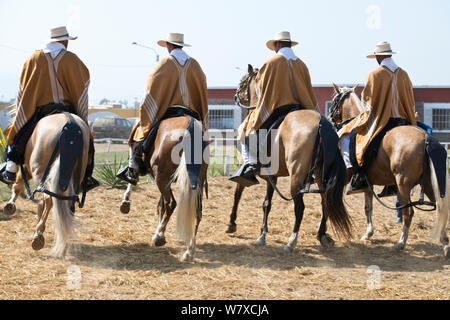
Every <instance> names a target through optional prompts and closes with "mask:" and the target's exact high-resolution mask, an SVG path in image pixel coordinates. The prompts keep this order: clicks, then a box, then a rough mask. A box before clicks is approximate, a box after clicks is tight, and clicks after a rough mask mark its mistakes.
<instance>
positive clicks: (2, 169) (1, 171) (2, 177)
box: [0, 162, 16, 185]
mask: <svg viewBox="0 0 450 320" xmlns="http://www.w3.org/2000/svg"><path fill="white" fill-rule="evenodd" d="M0 181H1V182H3V183H5V184H7V185H12V184H14V183H15V182H16V173H15V172H9V171H7V170H6V162H4V163H2V164H1V165H0Z"/></svg>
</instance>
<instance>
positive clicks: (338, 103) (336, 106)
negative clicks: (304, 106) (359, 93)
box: [328, 90, 356, 131]
mask: <svg viewBox="0 0 450 320" xmlns="http://www.w3.org/2000/svg"><path fill="white" fill-rule="evenodd" d="M353 92H354V91H353V90H346V91H344V92H339V93H336V95H335V96H334V98H333V102H332V104H331V109H330V115H329V117H328V118H329V120H330V122H331V123H332V125H333V127H334V129H335V130H336V131H339V130H341V128H342V127H343V126H345V125H346V124H347V123H349V122H350V121H352V120H353V119H355V118H356V117H352V118H349V119H347V120H344V121H341V122H335V121H334V119H341V120H342V105H343V103H344V101H345V99H347V98H348V97H349V96H350V94H351V93H353Z"/></svg>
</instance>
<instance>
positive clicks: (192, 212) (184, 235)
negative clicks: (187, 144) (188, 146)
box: [174, 152, 201, 245]
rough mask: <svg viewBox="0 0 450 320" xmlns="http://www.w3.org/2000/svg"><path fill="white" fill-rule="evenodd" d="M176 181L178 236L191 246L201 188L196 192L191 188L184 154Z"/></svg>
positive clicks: (175, 175)
mask: <svg viewBox="0 0 450 320" xmlns="http://www.w3.org/2000/svg"><path fill="white" fill-rule="evenodd" d="M174 180H176V181H177V185H178V190H179V191H178V192H179V194H178V199H177V208H176V216H177V227H176V234H177V237H178V239H179V240H180V241H184V242H186V243H187V244H188V245H189V243H190V242H191V240H193V239H194V238H195V233H196V230H195V229H196V225H197V212H198V207H199V205H200V197H201V188H200V187H197V189H196V190H193V189H192V188H191V185H190V183H189V176H188V172H187V167H186V157H185V153H184V152H183V153H182V155H181V160H180V164H179V165H178V168H177V170H176V171H175V174H174Z"/></svg>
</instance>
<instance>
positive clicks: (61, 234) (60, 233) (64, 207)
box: [48, 157, 78, 258]
mask: <svg viewBox="0 0 450 320" xmlns="http://www.w3.org/2000/svg"><path fill="white" fill-rule="evenodd" d="M59 171H60V158H59V157H58V158H57V159H55V162H54V164H53V166H52V169H51V170H50V173H49V177H48V181H49V186H48V187H49V188H48V190H49V191H51V192H54V193H57V194H61V195H66V196H68V195H73V194H75V192H74V186H73V181H71V183H69V187H68V188H67V190H66V191H65V192H61V191H60V190H59ZM52 203H53V207H52V213H53V219H54V221H55V233H56V239H55V244H54V246H53V248H52V251H51V253H52V255H53V256H54V257H56V258H62V257H64V256H65V254H66V252H67V249H68V247H69V245H70V244H71V243H72V242H73V241H74V240H76V234H75V229H76V227H77V226H78V223H77V221H76V220H75V215H74V213H73V212H72V210H71V208H70V204H71V203H70V201H69V200H60V199H57V198H55V197H52Z"/></svg>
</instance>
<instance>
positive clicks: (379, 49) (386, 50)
mask: <svg viewBox="0 0 450 320" xmlns="http://www.w3.org/2000/svg"><path fill="white" fill-rule="evenodd" d="M396 53H397V52H394V51H392V49H391V45H390V44H389V42H386V41H382V42H380V43H378V44H377V45H376V46H375V51H374V52H373V54H369V55H368V56H367V58H369V59H373V58H375V57H376V56H390V55H393V54H396Z"/></svg>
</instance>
